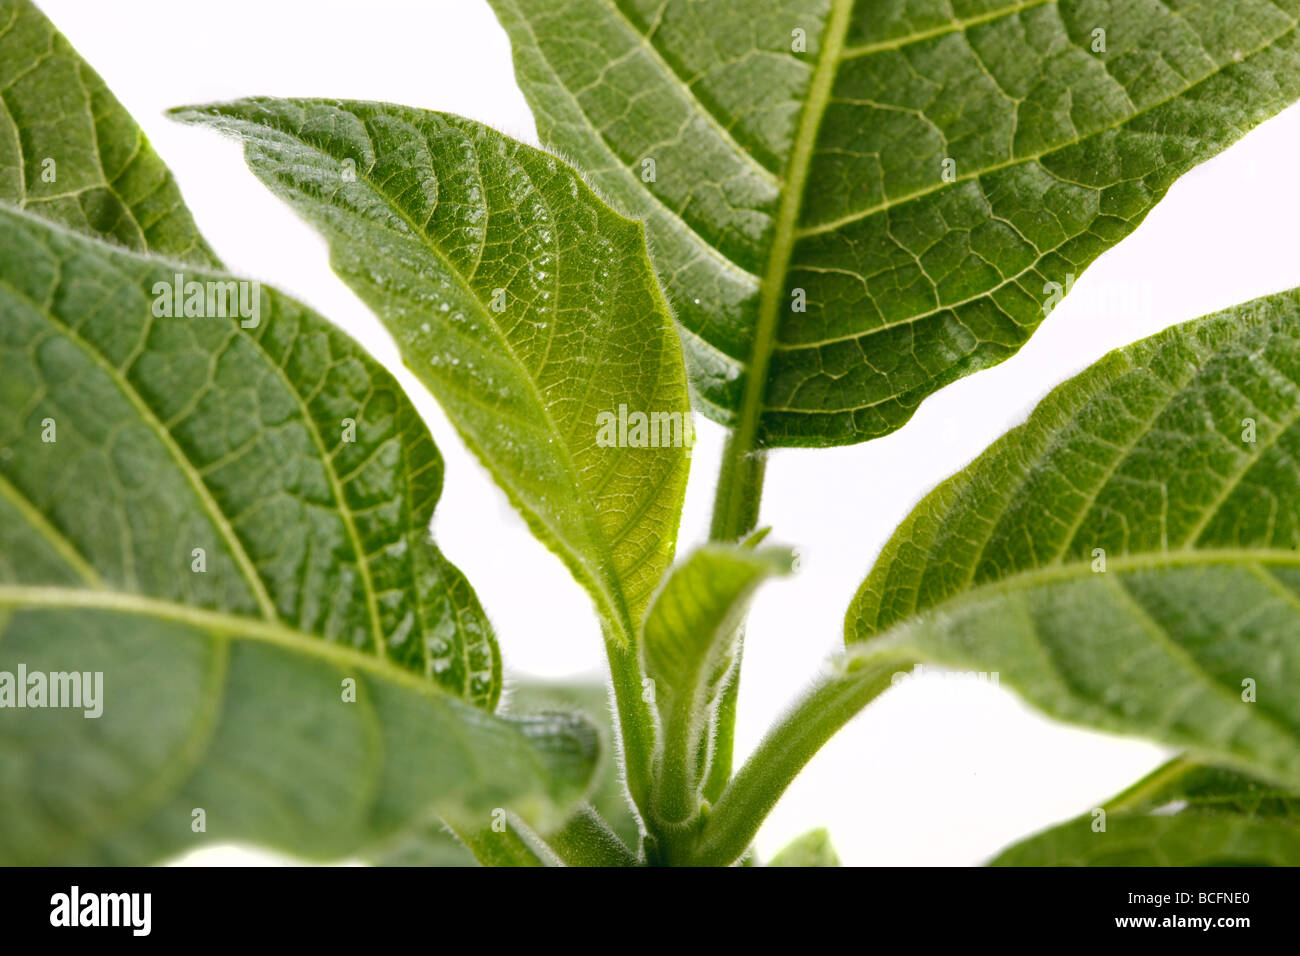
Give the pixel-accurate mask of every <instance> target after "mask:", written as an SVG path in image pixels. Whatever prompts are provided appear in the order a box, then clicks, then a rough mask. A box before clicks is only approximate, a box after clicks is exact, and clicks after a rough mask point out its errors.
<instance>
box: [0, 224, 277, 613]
mask: <svg viewBox="0 0 1300 956" xmlns="http://www.w3.org/2000/svg"><path fill="white" fill-rule="evenodd" d="M21 215H27V214H21ZM3 285H4V286H5V288H6V289H8V290H9V293H10V294H11V295H13V296H15V297H16V298H19V299H21V300H22V301H24V302H25V303H27V305H28V307H29V308H31V309H33V310H34V311H35V312H36V313H37V314H38V315H40V316H42V317H43V318H44V319H45V320H46V321H47V322H49V323H50V324H51V325H54V326H57V327H58V329H59V330H60V331H61V332H62V333H63V335H64V336H66V337H67V339H68V341H70V342H72V343H74V344H75V345H76V346H77V347H78V348H80V349H81V350H82V352H84V353H85V354H86V356H87V357H88V358H89V359H90V360H91V361H92V362H93V363H94V364H95V365H97V366H98V367H99V368H100V369H101V370H102V371H103V372H104V374H105V375H107V376H108V377H109V378H110V379H111V380H112V381H113V382H114V383H115V384H116V385H117V387H118V390H119V391H120V392H121V393H122V397H123V398H125V399H126V400H127V402H128V403H129V404H130V405H131V406H132V407H133V408H134V409H135V410H136V412H137V414H139V416H140V418H141V419H142V420H143V421H144V423H145V424H146V425H147V426H148V427H149V430H150V431H152V432H153V433H154V435H155V436H156V437H157V438H158V441H159V443H160V444H161V445H162V446H163V448H164V450H166V452H167V453H168V455H169V456H170V457H171V458H172V460H173V461H175V463H176V467H177V468H178V469H179V470H180V472H181V474H182V475H183V476H184V478H185V480H186V482H187V483H188V484H189V485H190V487H191V488H192V489H193V491H194V494H195V496H196V497H197V498H198V499H199V504H201V505H202V506H203V510H204V511H205V512H206V513H207V516H208V518H209V520H211V521H212V524H213V526H214V527H215V528H216V530H217V532H218V533H219V534H220V535H221V536H222V537H223V538H224V539H225V541H226V544H227V546H228V547H229V548H230V554H231V557H232V559H233V560H234V562H235V564H236V565H238V567H239V569H240V571H241V572H242V573H243V575H244V577H245V578H246V579H247V582H248V586H249V588H250V589H251V590H252V592H253V598H254V600H255V601H256V602H257V605H258V607H259V608H260V609H261V611H262V614H263V615H265V616H266V617H267V619H269V620H279V618H280V615H279V613H278V612H277V611H276V609H275V602H274V601H272V600H271V595H270V594H269V593H268V592H267V590H266V584H265V583H264V582H263V581H262V576H261V575H260V574H259V573H258V571H257V567H256V566H255V565H254V564H253V561H252V559H251V558H250V557H249V556H248V552H247V551H246V550H244V544H243V542H242V541H241V540H240V538H239V535H238V534H236V533H235V529H234V527H233V526H232V525H231V524H230V520H229V519H228V518H227V517H226V514H225V512H223V511H222V510H221V506H220V505H218V504H217V502H216V499H214V498H213V497H212V492H211V490H210V489H209V488H208V486H207V485H206V484H205V483H204V481H203V478H202V477H201V476H200V475H199V473H198V471H197V470H196V469H195V467H194V463H193V462H191V461H190V460H189V458H188V457H187V456H186V454H185V452H184V451H182V450H181V448H180V446H179V445H177V444H176V441H175V439H173V438H172V436H171V433H170V432H168V431H167V428H166V427H165V426H164V425H163V423H162V422H161V421H160V420H159V419H158V416H157V415H155V414H154V412H153V409H152V408H150V407H149V406H148V405H147V404H146V403H145V401H144V399H143V398H142V397H141V395H140V393H139V392H138V391H137V390H136V388H135V386H134V385H132V384H131V383H130V382H129V381H128V380H127V379H126V378H125V376H124V375H123V374H122V373H121V371H119V370H118V369H117V368H116V367H114V366H113V365H112V363H110V362H109V361H108V360H107V358H105V357H104V356H103V355H101V354H100V352H99V351H98V350H97V349H96V348H94V347H93V346H92V345H91V344H90V343H89V342H88V341H86V340H85V339H84V338H82V337H81V335H80V334H78V333H77V332H76V331H75V330H74V329H73V328H72V326H70V325H68V324H67V323H66V322H64V321H62V320H61V319H59V318H58V317H56V316H55V315H54V314H53V313H52V312H50V311H49V310H47V309H45V308H44V307H43V306H40V305H39V304H37V303H35V302H32V301H31V300H30V299H28V298H27V297H26V296H25V295H23V294H22V293H21V292H20V291H19V290H18V289H16V288H14V287H13V285H12V284H11V283H9V282H3Z"/></svg>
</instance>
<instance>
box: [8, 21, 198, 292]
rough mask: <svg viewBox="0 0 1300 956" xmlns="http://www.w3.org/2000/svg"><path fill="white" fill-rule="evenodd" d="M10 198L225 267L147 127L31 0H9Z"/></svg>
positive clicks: (144, 246)
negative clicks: (153, 144) (197, 223)
mask: <svg viewBox="0 0 1300 956" xmlns="http://www.w3.org/2000/svg"><path fill="white" fill-rule="evenodd" d="M0 90H3V91H4V108H3V109H0V200H2V201H4V202H7V203H10V204H12V205H16V206H19V207H20V208H25V209H27V210H28V211H29V212H32V213H34V214H36V215H38V216H40V217H41V218H43V219H48V220H50V221H51V222H57V223H61V224H63V225H65V226H68V227H69V228H72V229H75V230H77V231H78V232H83V233H86V234H88V235H92V236H96V237H98V238H102V239H107V240H109V241H110V242H113V243H116V244H118V245H122V246H126V247H127V248H128V249H134V250H136V251H139V252H151V253H156V254H158V255H165V256H168V257H170V258H173V259H179V260H182V261H184V262H188V263H191V264H193V265H200V266H217V265H219V264H220V263H218V261H217V257H216V255H215V254H214V253H213V252H212V250H211V249H210V248H209V247H208V244H207V243H206V242H205V241H204V240H203V237H202V236H200V235H199V232H198V230H197V229H196V228H195V226H194V221H193V219H192V218H191V217H190V212H189V210H188V209H187V208H186V207H185V204H184V203H183V202H182V200H181V195H180V191H179V190H178V189H177V188H176V183H175V180H174V179H173V178H172V174H171V171H170V170H169V169H167V167H166V166H164V165H163V162H162V160H161V159H159V158H158V155H157V154H156V153H155V152H154V151H153V147H151V146H150V145H149V143H148V141H147V140H146V139H145V136H144V133H143V132H142V131H141V130H140V128H139V127H138V126H136V124H135V121H134V120H133V119H131V117H130V116H129V115H128V114H127V112H126V110H124V109H123V108H122V104H121V103H119V102H118V101H117V100H116V99H115V98H114V97H113V95H112V94H111V93H110V92H109V91H108V89H107V88H106V87H105V86H104V82H103V80H101V79H100V78H99V76H98V75H97V74H96V73H95V71H94V70H92V69H91V68H90V66H89V65H88V64H87V63H86V62H85V61H84V60H83V59H81V57H80V56H78V55H77V53H76V51H75V50H73V49H72V47H71V46H70V45H69V44H68V41H67V40H66V39H64V38H63V35H62V34H60V33H59V32H58V31H57V30H55V29H54V26H53V25H52V24H51V23H50V21H49V20H47V19H46V18H45V17H44V16H43V15H42V14H41V12H40V11H39V10H38V9H36V7H35V6H34V5H33V4H31V3H30V2H28V0H0Z"/></svg>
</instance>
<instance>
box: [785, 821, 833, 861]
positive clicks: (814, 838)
mask: <svg viewBox="0 0 1300 956" xmlns="http://www.w3.org/2000/svg"><path fill="white" fill-rule="evenodd" d="M839 865H840V858H839V855H838V854H836V852H835V848H834V847H833V846H831V835H830V832H829V831H828V830H826V829H824V828H818V829H816V830H809V831H808V832H807V833H805V834H803V835H802V836H798V837H795V838H794V839H793V840H791V841H790V842H789V844H787V845H786V846H785V848H784V849H782V850H781V852H780V853H778V854H777V855H776V856H774V857H772V862H771V863H769V864H768V866H805V867H807V866H839Z"/></svg>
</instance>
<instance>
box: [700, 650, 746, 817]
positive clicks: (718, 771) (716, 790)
mask: <svg viewBox="0 0 1300 956" xmlns="http://www.w3.org/2000/svg"><path fill="white" fill-rule="evenodd" d="M744 650H745V629H744V626H743V625H742V626H741V629H740V633H738V634H737V635H736V654H735V659H734V660H733V661H732V662H731V669H730V671H729V672H728V674H727V677H726V683H725V684H724V685H723V688H722V694H721V696H720V697H719V698H718V712H717V714H716V716H715V717H714V721H713V751H712V753H711V754H710V756H709V769H708V773H707V775H706V776H705V778H704V799H705V800H707V801H709V803H715V802H716V801H717V799H718V797H720V796H721V795H722V791H723V790H725V789H726V787H727V783H728V782H729V781H730V780H731V764H732V761H733V760H734V759H735V758H734V754H735V747H736V698H737V697H738V696H739V694H740V660H741V657H742V655H743V653H744Z"/></svg>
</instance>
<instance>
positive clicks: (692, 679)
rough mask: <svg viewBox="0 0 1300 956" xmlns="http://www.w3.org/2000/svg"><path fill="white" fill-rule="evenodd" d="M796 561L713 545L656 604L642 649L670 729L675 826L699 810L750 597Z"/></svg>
mask: <svg viewBox="0 0 1300 956" xmlns="http://www.w3.org/2000/svg"><path fill="white" fill-rule="evenodd" d="M792 563H793V556H792V554H791V552H790V551H789V550H787V549H782V548H765V549H763V550H761V551H756V550H753V549H752V548H750V547H746V546H731V545H713V544H711V545H705V546H704V547H701V548H698V549H696V550H695V551H693V552H691V554H690V555H689V556H688V557H687V558H686V559H685V560H684V561H683V562H682V563H681V564H679V565H678V566H677V567H675V568H673V570H672V571H671V572H670V573H669V575H668V577H667V579H666V580H665V582H664V584H663V587H662V588H661V589H660V591H659V593H658V594H656V595H655V599H654V601H653V603H652V604H651V605H650V610H649V612H648V613H647V615H646V621H645V631H644V633H643V635H642V643H641V649H642V654H643V655H644V659H645V673H646V676H647V677H648V678H650V680H652V681H653V682H654V699H655V705H656V708H657V709H658V712H659V721H660V725H661V726H662V728H663V734H662V736H663V740H664V744H663V748H664V749H663V754H662V757H661V761H660V776H659V781H658V782H659V785H660V788H661V790H660V793H659V794H658V800H657V803H658V807H657V810H658V812H659V813H660V814H662V815H663V816H664V818H665V820H666V821H668V822H680V821H682V820H685V819H686V818H688V817H689V816H690V815H691V814H693V813H694V812H695V811H696V810H697V809H698V805H699V793H698V789H699V785H700V783H701V777H702V771H703V769H704V765H705V764H706V761H707V756H708V754H707V748H708V743H709V740H710V728H711V721H712V718H713V709H714V705H715V703H716V698H717V695H718V691H719V689H720V687H721V684H722V681H723V679H724V678H725V677H726V676H727V674H728V671H729V670H730V668H731V664H732V659H733V655H734V652H735V649H736V645H737V640H738V634H739V629H740V625H741V623H742V622H743V621H744V619H745V614H746V612H747V611H748V608H749V602H750V599H751V598H752V597H753V594H754V592H755V591H756V590H757V589H758V586H759V585H760V584H761V583H762V582H763V581H764V580H766V579H767V578H769V577H771V576H773V575H778V574H788V573H789V572H790V570H791V566H792Z"/></svg>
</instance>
